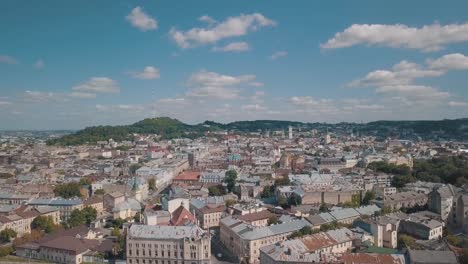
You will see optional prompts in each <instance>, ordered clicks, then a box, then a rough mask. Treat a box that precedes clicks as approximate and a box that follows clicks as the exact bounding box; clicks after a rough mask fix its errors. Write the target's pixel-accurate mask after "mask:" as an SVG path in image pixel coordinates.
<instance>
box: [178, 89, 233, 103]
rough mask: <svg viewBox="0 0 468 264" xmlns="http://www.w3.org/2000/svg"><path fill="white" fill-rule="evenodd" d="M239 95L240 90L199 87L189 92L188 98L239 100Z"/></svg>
mask: <svg viewBox="0 0 468 264" xmlns="http://www.w3.org/2000/svg"><path fill="white" fill-rule="evenodd" d="M239 94H240V90H239V89H236V88H227V87H222V86H207V87H198V88H194V89H191V90H190V91H188V92H187V96H189V97H207V98H215V99H226V100H228V99H235V98H238V97H239Z"/></svg>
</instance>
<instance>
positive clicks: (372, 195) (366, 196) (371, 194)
mask: <svg viewBox="0 0 468 264" xmlns="http://www.w3.org/2000/svg"><path fill="white" fill-rule="evenodd" d="M374 199H375V193H374V192H371V191H367V192H366V194H364V199H362V204H363V205H369V204H370V201H372V200H374Z"/></svg>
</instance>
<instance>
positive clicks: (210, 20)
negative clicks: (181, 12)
mask: <svg viewBox="0 0 468 264" xmlns="http://www.w3.org/2000/svg"><path fill="white" fill-rule="evenodd" d="M198 20H200V21H201V22H205V23H208V24H210V25H211V24H214V23H216V20H214V19H213V18H212V17H210V16H207V15H204V16H201V17H199V18H198Z"/></svg>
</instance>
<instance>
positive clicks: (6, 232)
mask: <svg viewBox="0 0 468 264" xmlns="http://www.w3.org/2000/svg"><path fill="white" fill-rule="evenodd" d="M16 235H17V234H16V232H15V230H13V229H10V228H5V229H3V230H2V231H0V242H2V243H8V242H11V240H12V239H14V238H15V237H16Z"/></svg>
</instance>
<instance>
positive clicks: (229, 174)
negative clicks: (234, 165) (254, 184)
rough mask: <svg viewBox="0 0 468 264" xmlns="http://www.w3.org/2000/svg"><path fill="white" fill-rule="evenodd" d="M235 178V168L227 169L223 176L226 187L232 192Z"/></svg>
mask: <svg viewBox="0 0 468 264" xmlns="http://www.w3.org/2000/svg"><path fill="white" fill-rule="evenodd" d="M236 180H237V171H235V170H228V171H226V174H225V176H224V183H226V188H227V190H228V192H233V191H234V187H235V186H236Z"/></svg>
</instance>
